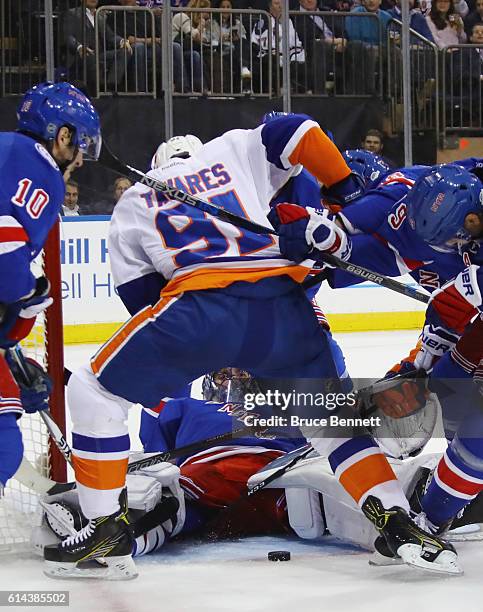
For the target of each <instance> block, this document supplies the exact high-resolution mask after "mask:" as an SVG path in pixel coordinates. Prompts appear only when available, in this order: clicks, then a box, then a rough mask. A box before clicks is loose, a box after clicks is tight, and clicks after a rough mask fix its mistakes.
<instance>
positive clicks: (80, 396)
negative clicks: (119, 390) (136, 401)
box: [67, 365, 131, 435]
mask: <svg viewBox="0 0 483 612" xmlns="http://www.w3.org/2000/svg"><path fill="white" fill-rule="evenodd" d="M67 403H68V405H69V409H70V413H71V417H72V422H73V427H74V429H75V430H76V431H77V432H79V433H80V431H81V430H84V429H85V430H90V429H91V428H92V427H93V426H94V425H95V428H96V429H97V430H99V428H101V429H102V428H103V424H102V422H104V423H105V424H106V425H108V427H107V429H108V431H109V435H118V434H120V435H122V434H123V433H125V429H126V425H125V420H126V419H127V411H128V409H129V407H130V406H131V403H130V402H128V401H127V400H124V399H122V398H120V397H117V396H116V395H113V394H112V393H110V392H109V391H107V390H106V389H104V387H103V386H102V385H101V384H100V383H99V382H98V380H97V379H96V377H95V376H94V374H93V372H92V370H91V369H90V367H89V366H88V365H87V366H85V365H84V366H82V367H81V368H79V369H78V370H77V371H76V372H74V373H73V374H72V376H71V377H70V379H69V383H68V385H67Z"/></svg>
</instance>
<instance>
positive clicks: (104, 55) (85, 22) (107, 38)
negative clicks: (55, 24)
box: [63, 0, 132, 95]
mask: <svg viewBox="0 0 483 612" xmlns="http://www.w3.org/2000/svg"><path fill="white" fill-rule="evenodd" d="M97 4H98V0H82V3H81V5H80V6H78V7H77V8H73V9H70V10H68V11H66V12H65V14H64V16H63V18H64V21H63V28H64V36H65V44H66V50H67V58H66V61H67V66H68V68H69V69H70V71H71V72H72V71H76V73H77V74H71V75H70V76H71V78H74V77H75V78H79V77H81V78H82V76H83V70H84V68H83V66H84V63H85V70H86V85H87V89H88V91H89V93H90V95H92V94H93V93H94V91H95V83H96V55H95V54H96V50H95V49H96V32H95V14H96V10H97ZM98 25H99V30H98V31H99V40H98V42H99V49H100V55H99V58H97V59H98V60H99V66H100V72H101V83H102V82H103V81H104V80H105V86H106V87H107V88H108V89H115V90H117V87H118V85H119V84H120V82H121V81H122V79H125V78H126V73H127V66H128V65H129V63H130V59H131V56H132V49H131V47H130V45H129V42H128V41H127V40H125V39H124V38H121V37H120V36H116V35H115V34H114V32H113V31H112V30H111V28H110V27H109V26H108V25H107V24H106V15H105V14H100V15H99V19H98Z"/></svg>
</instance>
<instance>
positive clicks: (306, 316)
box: [45, 115, 456, 578]
mask: <svg viewBox="0 0 483 612" xmlns="http://www.w3.org/2000/svg"><path fill="white" fill-rule="evenodd" d="M299 164H302V165H303V166H305V167H306V168H307V169H308V170H309V171H310V172H311V173H312V174H313V175H314V176H315V177H316V178H317V179H318V180H319V181H320V182H321V183H323V184H324V185H325V186H326V188H327V189H328V190H329V191H332V192H333V193H334V194H335V195H337V197H338V199H339V200H340V199H342V200H344V199H345V200H346V201H349V200H350V199H351V198H353V197H355V195H356V194H357V193H359V191H360V183H359V181H357V180H354V177H353V176H352V175H351V173H350V170H349V168H348V166H347V165H346V163H345V161H344V160H343V158H342V156H341V154H340V153H339V151H338V150H337V148H336V147H335V145H334V144H333V143H332V142H331V141H330V140H329V139H328V138H327V136H326V135H325V134H324V133H323V132H322V130H321V129H320V127H319V126H318V125H317V124H316V123H315V122H314V121H312V120H311V119H310V118H309V117H307V116H304V115H289V116H284V117H280V118H277V119H276V120H274V121H272V122H270V123H268V124H265V125H262V126H259V127H258V128H256V129H254V130H233V131H231V132H227V133H226V134H224V135H223V136H222V137H220V138H217V139H215V140H213V141H211V142H209V143H207V144H206V145H204V146H203V148H202V149H201V150H200V151H199V152H198V153H197V154H195V155H193V156H191V157H188V158H184V157H174V158H172V159H170V160H169V162H168V163H167V164H165V165H164V166H162V167H161V168H159V169H157V170H154V171H152V176H153V177H155V178H156V179H160V180H163V181H165V182H167V183H168V184H172V185H174V186H175V187H178V188H179V189H182V190H184V191H186V192H188V193H191V194H193V195H196V196H198V197H200V198H203V199H206V200H208V201H212V202H213V203H215V204H218V205H220V206H222V207H224V208H226V209H228V210H230V211H231V212H233V213H236V214H238V215H242V216H245V217H248V218H249V219H251V220H253V221H255V222H258V223H259V224H262V225H263V224H264V225H267V223H268V221H267V213H268V212H269V209H270V207H269V203H270V201H271V199H272V198H273V196H274V195H275V194H276V193H277V192H278V190H279V189H280V188H281V187H282V186H283V185H284V184H285V182H286V181H287V180H288V179H289V178H290V177H291V175H292V173H293V172H295V171H296V168H297V167H298V165H299ZM277 211H278V213H279V214H283V207H282V208H281V207H280V205H279V207H278V209H277ZM318 229H319V231H318V233H317V235H312V234H311V233H310V229H309V239H310V240H312V241H313V245H314V248H315V249H317V250H318V251H322V252H324V251H327V252H330V253H333V254H335V255H337V256H339V257H342V258H344V257H347V256H348V254H349V250H350V247H349V244H348V242H347V240H346V237H345V234H344V233H343V232H341V231H340V230H339V228H338V227H337V226H336V225H335V223H334V222H333V220H332V219H331V218H330V216H329V215H324V216H323V222H322V224H318ZM109 251H110V255H111V258H112V269H113V274H114V278H115V282H116V286H117V288H118V290H119V293H120V295H121V296H123V295H124V296H126V295H128V294H129V293H131V294H132V293H133V292H134V293H137V294H138V296H142V300H141V302H142V303H143V304H144V306H143V307H142V308H141V310H138V311H137V312H136V314H134V316H133V317H132V318H131V319H130V320H129V321H128V322H127V323H126V324H125V325H124V326H123V327H122V328H121V329H120V330H119V331H118V332H117V333H116V334H114V336H113V337H112V338H111V339H110V340H109V341H108V342H107V343H106V344H105V345H104V346H103V347H101V349H100V350H99V351H98V352H97V353H96V355H95V356H94V357H93V358H92V360H91V363H90V364H89V365H87V366H84V367H83V368H81V369H80V370H78V371H77V372H76V373H74V375H73V376H72V377H71V379H70V381H69V386H68V403H69V407H70V410H71V415H72V421H73V461H74V467H75V472H76V479H77V482H78V490H79V498H80V502H81V506H82V510H83V512H84V514H85V516H86V517H87V518H88V519H89V524H88V525H87V526H86V527H85V528H84V529H83V530H82V531H81V532H80V533H79V534H78V535H77V536H75V537H73V538H69V539H67V540H66V541H64V542H63V543H62V545H61V546H59V547H58V548H48V547H47V548H46V549H45V558H46V560H47V567H46V572H47V573H48V574H49V575H52V576H68V575H73V576H75V575H86V574H85V572H84V570H83V569H82V565H83V561H86V560H90V559H93V558H100V557H102V560H103V562H104V563H106V564H107V565H108V566H109V569H108V570H107V571H106V572H105V573H104V574H103V573H102V572H101V573H100V576H103V575H106V577H111V578H131V577H134V576H135V575H136V570H135V567H134V565H133V563H132V559H131V558H130V552H131V549H132V541H131V540H132V538H131V534H130V532H129V528H128V527H127V522H128V519H127V516H126V513H125V512H124V511H123V509H122V508H120V501H119V497H120V496H121V494H122V491H123V489H124V484H125V474H126V465H127V458H128V452H129V436H128V431H127V425H126V419H127V411H128V409H129V407H130V405H131V404H132V403H134V402H138V403H141V404H142V405H143V406H145V407H147V408H150V407H154V406H156V405H157V404H158V403H159V401H160V400H161V399H162V398H163V397H165V396H170V397H173V396H174V397H176V396H179V391H180V389H182V388H183V387H185V386H186V384H188V383H189V382H191V381H192V380H194V379H196V378H198V377H199V376H201V375H203V374H204V373H205V372H207V371H217V370H218V369H220V368H221V367H224V366H226V364H230V365H231V366H233V367H239V368H241V369H244V370H247V371H250V372H251V373H252V374H253V375H255V376H257V377H258V378H263V377H266V378H272V379H283V378H285V379H288V378H290V379H294V384H295V383H296V381H297V380H301V379H303V380H304V382H305V381H306V380H310V379H312V380H313V381H317V389H318V392H323V391H326V390H328V389H330V390H332V391H333V390H334V389H338V388H339V386H338V377H337V371H336V368H335V365H334V362H333V359H332V355H331V350H330V345H329V342H328V339H327V334H326V332H325V331H324V330H323V329H322V328H321V326H320V325H319V324H318V321H317V317H316V315H315V314H314V311H313V309H312V306H311V304H310V302H309V300H308V299H307V297H306V295H305V293H304V291H303V289H302V288H301V286H300V283H301V282H302V281H303V279H304V278H305V277H306V275H307V274H308V273H309V272H310V270H311V269H312V265H313V261H312V260H305V261H302V262H301V263H299V264H296V263H294V262H292V261H290V260H287V259H284V258H283V257H281V255H280V249H279V244H278V239H277V238H276V237H273V236H271V235H259V234H255V233H252V232H248V231H241V230H240V229H238V228H236V227H234V226H232V225H230V224H228V223H225V222H223V221H220V220H219V219H214V218H210V217H209V216H208V215H207V214H205V213H202V212H200V211H199V210H198V209H194V208H192V207H189V206H187V205H185V204H181V203H179V202H177V201H173V200H167V199H166V198H165V197H164V196H163V195H161V194H160V193H156V192H154V191H153V190H152V189H150V188H147V187H145V186H143V185H141V184H139V183H138V184H136V185H134V186H133V187H131V188H130V189H129V190H127V191H126V192H125V194H124V195H123V197H122V198H121V200H120V201H119V202H118V204H117V205H116V208H115V210H114V214H113V218H112V223H111V230H110V238H109ZM160 290H161V294H160V295H159V291H160ZM312 443H313V445H314V447H315V448H316V449H317V450H319V452H321V453H322V454H324V455H326V456H328V458H329V462H330V465H331V468H332V470H334V471H335V473H336V476H337V478H338V480H339V481H340V482H341V484H342V485H343V486H344V488H345V489H346V490H347V491H348V493H349V494H350V495H351V496H352V498H353V499H354V500H355V501H356V503H357V504H358V505H359V507H360V508H361V509H363V511H364V512H365V513H366V516H367V517H368V518H369V519H370V520H371V521H373V522H375V523H377V524H379V525H381V531H382V533H383V534H384V537H387V538H389V539H390V540H391V542H392V545H393V548H394V551H395V553H396V554H399V553H400V552H401V553H402V554H404V552H405V550H407V547H406V548H404V547H403V546H402V545H401V541H404V543H405V545H408V546H409V548H410V549H411V551H412V554H411V556H410V557H407V560H408V562H410V563H414V564H416V565H418V563H420V561H421V559H420V558H419V556H418V554H417V553H416V554H413V552H414V550H415V549H417V550H418V551H419V553H423V552H424V547H425V546H426V545H427V544H428V545H429V544H431V545H433V546H437V548H438V553H437V554H436V555H433V557H432V561H431V562H434V563H435V564H436V565H438V566H440V567H441V568H444V567H449V566H451V567H452V566H453V565H455V563H456V555H455V552H454V550H453V549H452V547H451V546H448V545H447V544H445V543H444V542H442V541H440V540H439V539H437V538H436V537H435V536H431V535H430V534H427V533H425V532H422V531H420V530H418V528H417V527H416V526H415V525H414V524H413V523H411V521H410V519H409V516H408V514H407V512H408V510H409V507H408V503H407V500H406V498H405V496H404V493H403V491H402V489H401V487H400V486H399V484H398V482H397V479H396V476H395V474H394V472H393V470H392V469H391V467H390V466H389V464H388V462H387V460H386V458H385V457H384V455H383V453H382V452H381V451H380V449H379V447H378V445H377V443H376V442H375V441H374V440H373V438H372V437H371V436H369V435H368V434H367V433H363V434H360V435H356V436H355V437H354V436H353V432H352V431H350V432H347V437H344V436H342V437H339V438H337V439H334V438H327V437H325V438H324V437H317V438H315V439H313V441H312ZM121 501H122V500H121ZM388 509H391V510H388ZM416 532H417V535H414V534H415V533H416ZM101 542H102V545H101ZM403 548H404V550H403Z"/></svg>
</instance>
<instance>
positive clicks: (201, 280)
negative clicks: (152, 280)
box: [161, 266, 311, 297]
mask: <svg viewBox="0 0 483 612" xmlns="http://www.w3.org/2000/svg"><path fill="white" fill-rule="evenodd" d="M310 270H311V269H310V268H306V267H304V266H283V267H278V268H275V267H274V268H268V269H267V268H265V269H263V268H215V267H213V266H210V267H206V268H201V269H199V270H195V271H193V272H190V273H188V274H183V275H182V276H179V277H177V278H174V279H172V280H170V281H169V283H168V284H167V285H166V287H164V289H163V290H162V292H161V295H162V296H163V297H171V296H174V295H177V294H179V293H183V292H184V291H200V290H203V289H223V287H228V285H231V284H232V283H236V282H238V281H244V282H247V283H256V282H257V281H259V280H260V279H262V278H269V277H273V276H283V275H286V276H290V278H292V279H293V280H294V281H295V282H297V283H301V282H302V281H303V280H304V278H305V277H306V276H307V274H309V272H310Z"/></svg>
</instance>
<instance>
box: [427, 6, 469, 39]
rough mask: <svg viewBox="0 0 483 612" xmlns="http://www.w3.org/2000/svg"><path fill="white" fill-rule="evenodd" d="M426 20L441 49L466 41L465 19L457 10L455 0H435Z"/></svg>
mask: <svg viewBox="0 0 483 612" xmlns="http://www.w3.org/2000/svg"><path fill="white" fill-rule="evenodd" d="M426 21H427V23H428V26H429V29H430V30H431V33H432V35H433V39H434V42H435V44H436V45H438V47H439V48H440V49H444V48H445V47H449V46H452V45H460V44H462V43H465V42H466V33H465V30H464V24H463V19H462V18H461V15H459V14H458V13H457V12H456V11H455V8H454V4H453V0H433V3H432V5H431V10H430V11H429V13H428V14H427V15H426Z"/></svg>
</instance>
